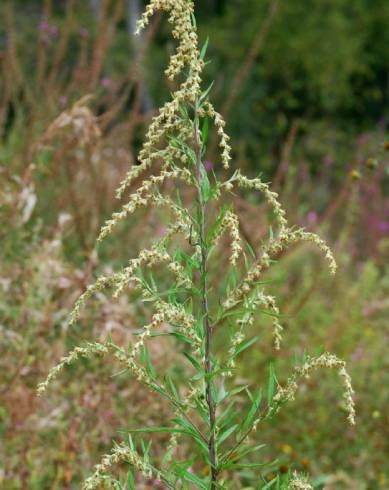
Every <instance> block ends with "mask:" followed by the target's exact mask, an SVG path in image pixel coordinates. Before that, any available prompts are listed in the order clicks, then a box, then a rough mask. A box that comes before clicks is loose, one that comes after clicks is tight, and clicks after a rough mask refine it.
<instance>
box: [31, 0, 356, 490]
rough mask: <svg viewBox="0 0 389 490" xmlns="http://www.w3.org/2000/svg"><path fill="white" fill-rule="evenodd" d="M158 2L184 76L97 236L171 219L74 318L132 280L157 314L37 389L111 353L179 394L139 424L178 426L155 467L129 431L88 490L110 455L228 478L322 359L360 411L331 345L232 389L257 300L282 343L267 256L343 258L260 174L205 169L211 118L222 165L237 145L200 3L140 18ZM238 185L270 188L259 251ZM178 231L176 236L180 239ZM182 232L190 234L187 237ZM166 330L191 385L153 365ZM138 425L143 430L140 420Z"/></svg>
mask: <svg viewBox="0 0 389 490" xmlns="http://www.w3.org/2000/svg"><path fill="white" fill-rule="evenodd" d="M158 10H163V11H166V12H167V13H168V16H169V18H168V20H169V23H170V24H171V25H172V26H173V30H172V34H173V37H174V38H175V39H176V40H177V43H178V46H177V50H176V53H175V54H174V55H173V56H172V57H171V59H170V63H169V66H168V68H167V70H166V75H167V77H168V78H169V79H170V80H173V79H176V78H178V77H182V79H183V80H181V81H180V82H179V85H178V89H177V90H176V91H175V92H173V94H172V98H171V100H170V101H168V102H167V103H166V104H165V105H164V106H163V107H162V108H161V109H160V110H159V113H158V114H157V115H156V117H154V119H153V120H152V122H151V124H150V127H149V129H148V131H147V134H146V139H145V143H144V145H143V148H142V150H141V151H140V154H139V164H138V165H135V166H133V167H132V168H131V169H130V171H129V172H128V174H127V175H126V177H125V178H124V180H123V181H122V183H121V184H120V187H119V189H118V191H117V197H118V198H120V199H122V198H123V197H124V196H125V194H126V192H127V190H128V189H129V187H130V186H131V185H133V184H134V182H135V181H138V180H139V179H140V178H142V177H143V181H142V182H141V184H140V185H139V186H138V188H137V190H136V191H135V192H133V193H132V194H131V195H130V197H129V199H128V201H127V203H126V204H124V205H123V207H122V209H121V210H120V211H119V212H117V213H115V214H114V215H113V216H112V218H111V219H110V220H109V221H107V223H106V224H105V225H104V226H103V228H102V230H101V234H100V237H99V240H102V239H104V238H105V237H106V236H107V235H109V234H110V233H111V232H112V230H113V228H114V227H115V226H116V225H117V224H119V223H120V222H121V221H123V220H124V219H126V218H128V217H129V216H130V215H131V214H132V213H134V212H136V211H137V210H138V209H140V208H146V207H151V208H159V207H163V208H166V209H167V210H168V212H169V213H170V214H171V215H172V223H171V225H169V226H168V227H167V229H166V234H165V236H163V237H162V238H161V239H160V240H159V241H157V242H156V243H154V244H153V245H152V247H151V248H150V249H147V250H146V249H144V250H141V251H140V253H139V254H138V255H137V256H135V257H134V258H131V259H130V261H129V263H128V265H127V266H126V267H125V268H123V269H122V270H121V271H119V272H117V273H114V274H112V275H110V276H106V277H101V278H100V279H98V280H97V282H96V283H95V284H94V285H91V286H89V287H88V289H87V290H86V292H85V293H84V294H83V295H82V296H81V298H80V299H79V300H78V301H77V303H76V305H75V308H74V311H73V312H72V314H71V322H75V321H77V320H78V319H79V316H80V312H81V309H82V307H83V306H84V304H85V303H86V302H87V301H88V300H89V299H90V298H91V297H92V296H93V295H94V294H96V293H97V292H99V291H101V290H103V289H106V288H111V289H112V290H113V296H114V297H116V296H118V295H119V294H123V293H125V292H127V291H129V290H130V289H131V290H134V291H136V292H137V294H139V295H140V299H141V300H145V301H148V302H149V303H148V304H153V312H152V313H151V319H150V321H149V323H146V325H144V326H143V327H142V328H141V331H140V334H139V335H138V338H137V340H136V342H134V343H133V344H132V345H130V346H127V347H126V348H122V347H120V346H118V345H115V344H114V343H113V342H112V341H111V340H109V341H106V342H105V343H89V344H87V345H85V346H84V347H77V348H75V349H74V350H73V351H72V352H71V353H70V354H69V355H68V356H66V357H64V358H63V359H62V361H61V362H60V363H59V364H58V365H57V366H56V367H54V368H53V369H52V370H51V372H50V373H49V375H48V377H47V380H46V381H45V382H43V383H41V384H40V385H39V388H38V391H39V393H40V394H42V393H43V392H44V391H45V390H46V388H47V386H48V384H49V383H50V382H51V381H53V379H54V378H55V377H56V376H57V375H58V374H59V373H60V371H61V370H62V369H63V368H65V367H66V366H67V365H69V364H71V363H73V362H75V361H76V360H77V359H79V358H81V357H91V356H106V355H109V354H110V355H112V356H113V357H114V358H116V360H117V361H118V362H119V363H120V364H121V365H122V366H123V367H124V368H125V369H126V370H127V371H128V372H129V373H130V374H131V375H133V376H134V378H135V379H136V380H137V381H138V382H140V383H141V384H143V385H144V386H145V387H147V388H148V389H150V390H151V391H153V392H154V393H157V394H159V395H160V396H162V397H164V398H165V399H166V400H168V401H169V403H170V404H171V405H172V410H173V417H172V423H171V425H167V426H166V427H162V428H155V429H153V428H145V429H143V431H144V432H158V431H161V432H170V433H171V439H170V443H169V449H168V451H167V453H168V455H170V457H166V458H164V461H163V462H162V463H161V468H160V469H158V470H156V469H155V467H154V466H153V465H152V463H151V461H152V455H151V449H150V446H149V445H145V444H144V443H143V441H141V442H142V444H141V447H142V448H143V449H142V453H143V454H141V452H140V451H141V449H139V444H136V443H135V442H134V441H133V439H132V438H129V440H128V441H127V442H123V443H121V444H120V445H118V446H115V447H114V448H113V450H112V452H111V453H110V454H108V455H106V456H104V457H103V459H102V462H101V463H100V464H99V465H97V466H96V468H95V472H94V474H93V475H92V476H91V477H90V478H88V479H87V480H86V481H85V483H84V487H83V488H84V489H85V490H90V489H93V488H99V487H100V486H101V485H106V486H112V485H113V484H114V481H115V479H114V478H113V477H112V476H110V474H111V473H112V471H113V466H114V465H116V464H117V463H119V462H127V463H128V464H129V465H130V466H131V467H132V468H133V469H135V470H137V471H138V472H139V474H140V476H143V477H144V478H145V479H146V480H148V479H150V478H156V479H158V481H160V482H161V484H162V486H165V487H166V488H177V489H179V488H182V489H184V488H188V489H189V488H203V489H211V490H215V489H216V488H229V487H228V485H227V483H226V481H228V480H227V479H226V475H227V474H228V472H233V471H238V469H239V468H241V467H242V462H241V460H242V459H243V458H247V457H250V456H249V455H250V454H251V453H253V452H255V450H256V447H255V446H252V444H251V439H249V437H250V436H251V435H252V434H253V432H255V430H256V429H257V427H258V425H259V424H260V423H261V422H262V421H264V420H266V419H268V418H270V417H273V416H274V415H275V414H276V413H277V412H278V411H279V410H280V408H281V407H282V406H283V405H284V404H285V403H286V402H288V401H291V400H293V399H294V397H295V395H296V392H297V390H298V382H299V380H300V379H301V378H303V377H306V376H308V375H309V374H310V373H311V372H312V371H314V370H315V369H317V368H322V367H328V368H334V369H336V370H337V371H338V373H339V375H340V377H341V380H342V382H343V386H344V400H345V408H346V409H347V412H348V419H349V421H350V423H351V424H353V423H354V418H355V412H354V403H353V398H352V395H353V391H352V387H351V382H350V377H349V375H348V374H347V372H346V369H345V364H344V362H343V361H340V360H339V359H338V358H336V357H335V356H333V355H330V354H323V355H322V356H320V357H318V358H310V357H309V358H307V359H305V360H304V362H303V363H302V365H301V367H296V368H295V371H294V373H293V375H292V376H291V378H290V379H289V380H288V381H287V382H286V385H285V386H284V387H282V386H280V385H278V383H277V381H276V378H275V377H274V378H273V380H272V382H273V383H274V385H275V386H274V387H273V388H274V389H271V390H270V395H271V396H269V399H268V401H267V404H266V406H263V403H261V395H260V394H259V395H258V396H257V397H255V396H253V395H252V394H251V393H250V392H249V390H248V388H247V387H242V388H236V387H235V389H231V390H230V391H228V390H227V388H226V386H227V383H228V380H229V379H230V377H231V376H233V374H234V370H235V369H236V364H235V360H236V358H237V357H238V356H239V355H240V354H241V352H243V351H244V350H246V349H247V348H248V347H251V346H252V345H254V343H255V342H256V341H257V338H249V339H248V336H249V335H250V327H251V326H253V325H254V324H255V315H256V314H257V313H258V311H264V312H267V313H268V314H270V315H271V316H272V317H273V328H274V343H275V347H276V349H280V348H281V340H282V325H281V323H280V319H279V313H280V312H279V308H278V306H277V304H276V299H275V298H274V297H273V296H270V295H268V294H267V293H266V291H265V290H264V289H263V282H262V281H261V280H262V276H263V274H264V272H265V271H266V270H267V269H268V268H269V267H270V266H271V264H272V262H273V261H274V260H275V259H277V257H278V256H279V255H280V254H281V253H282V252H284V251H285V250H286V249H287V248H288V247H290V246H291V245H294V244H295V243H297V242H300V241H308V242H311V243H313V244H315V245H316V246H317V247H318V248H319V250H320V251H321V252H323V254H324V256H325V258H326V259H327V261H328V264H329V269H330V272H331V273H335V271H336V263H335V260H334V257H333V256H332V253H331V251H330V249H329V248H328V246H327V245H326V244H325V242H324V241H323V240H321V239H320V238H319V237H318V236H317V235H315V234H312V233H308V232H306V231H305V230H304V229H301V228H294V227H290V226H289V224H288V221H287V219H286V215H285V211H284V210H283V208H282V207H281V204H280V203H279V200H278V195H277V194H276V193H275V192H272V191H271V189H270V187H269V185H268V184H266V183H264V182H262V181H261V180H260V179H259V178H254V179H249V178H247V177H245V176H244V175H242V173H241V172H240V171H239V170H237V171H235V172H234V173H233V174H232V175H231V177H230V178H227V179H226V180H224V181H222V182H220V181H219V180H218V178H217V176H216V175H215V174H211V173H210V172H209V171H207V169H206V168H205V166H204V163H203V162H204V157H205V154H206V143H207V137H208V127H209V125H210V124H213V126H214V127H215V128H216V132H217V135H218V137H219V146H220V150H221V165H222V166H223V167H224V169H225V170H228V168H229V163H230V160H231V148H230V146H229V137H228V135H227V134H226V132H225V122H224V120H223V118H222V116H221V115H220V114H219V113H217V112H216V111H215V109H214V107H213V106H212V104H211V102H210V100H209V92H210V90H209V89H206V90H205V91H203V89H202V82H201V73H202V70H203V68H204V65H205V63H204V57H205V54H206V45H205V46H204V48H202V49H201V50H200V48H199V45H198V36H197V29H196V22H195V18H194V12H193V11H194V2H193V0H152V1H151V2H150V3H149V5H148V6H147V8H146V11H145V13H144V14H143V16H142V17H141V19H140V21H139V25H138V31H139V30H141V29H143V28H145V27H146V26H147V24H148V22H149V20H150V17H151V16H152V15H153V14H154V13H155V12H156V11H158ZM150 174H151V175H150ZM172 180H173V181H174V182H175V184H176V185H175V186H174V192H175V194H174V196H172V195H165V194H166V193H164V190H163V189H164V186H163V184H164V183H166V182H167V181H172ZM184 187H186V188H192V189H193V190H194V191H195V193H196V196H197V197H196V200H195V202H193V203H192V204H189V205H188V206H186V207H185V206H184V205H182V204H181V199H180V197H179V192H180V189H182V188H184ZM239 189H242V190H246V191H252V192H255V193H260V194H261V195H263V197H264V198H265V199H266V201H267V202H268V204H269V206H270V208H271V209H272V213H273V215H274V217H275V223H276V230H275V231H273V232H272V234H271V236H270V238H269V239H268V240H267V242H264V243H262V244H261V247H260V250H259V253H258V258H255V259H253V258H250V257H248V256H247V254H246V251H245V243H244V240H243V239H242V238H241V234H240V230H239V216H238V214H237V212H236V211H235V210H234V208H233V206H231V205H230V204H228V200H229V198H230V197H231V196H232V195H233V193H235V192H237V191H239ZM209 209H212V213H207V210H209ZM212 218H214V219H212ZM224 235H227V236H228V237H229V240H230V242H231V247H230V255H229V267H230V269H231V274H232V276H233V277H240V279H238V280H234V281H232V283H231V281H229V280H227V279H228V277H229V273H223V274H222V275H223V276H224V277H223V281H222V282H223V284H225V285H226V286H225V287H224V293H222V294H224V298H223V297H220V292H219V290H218V292H217V293H216V292H215V291H213V290H211V289H210V288H209V280H210V279H209V258H210V256H211V254H212V251H213V250H214V248H215V247H218V246H220V240H221V238H222V237H223V236H224ZM177 236H179V237H180V239H181V242H179V241H178V240H176V237H177ZM182 242H184V243H185V244H186V245H185V246H183V245H182ZM180 243H181V244H180ZM250 261H251V262H250ZM152 268H165V270H166V271H168V273H169V275H170V276H169V277H171V282H172V286H171V288H170V289H169V290H168V291H166V290H164V291H161V290H160V289H159V288H158V284H157V285H156V284H155V283H154V281H151V282H150V281H149V280H148V279H147V274H145V273H144V272H145V271H147V270H151V269H152ZM219 275H220V273H219ZM224 279H225V280H224ZM226 324H228V325H229V330H230V331H231V332H232V333H231V334H230V335H227V334H226V333H223V332H222V329H220V330H219V329H218V332H220V335H224V337H223V338H225V337H226V338H227V340H228V341H229V345H228V347H227V348H226V349H225V354H226V357H227V359H222V357H223V356H222V355H220V358H219V356H217V355H216V352H215V349H214V344H213V338H214V335H215V329H216V327H219V326H220V327H223V326H225V325H226ZM136 328H139V326H136ZM161 329H163V331H164V334H165V335H171V336H172V339H173V341H174V342H176V346H177V348H178V347H179V346H185V347H183V348H182V349H181V351H182V353H183V354H185V356H186V359H187V360H188V361H189V363H190V365H191V369H192V370H194V371H195V373H194V375H192V374H188V380H187V381H186V383H185V386H184V387H176V386H175V384H174V383H173V380H172V379H170V378H169V377H167V376H159V375H157V373H156V372H155V370H154V368H153V366H152V361H151V359H150V355H149V353H148V347H147V343H148V342H149V341H151V340H152V339H154V337H155V335H154V334H155V333H156V332H157V331H158V330H161ZM225 331H226V328H225V329H224V332H225ZM243 390H246V392H247V394H248V396H249V399H250V403H251V407H250V409H249V411H248V413H247V415H246V416H245V417H243V420H241V421H240V422H236V420H237V418H239V411H236V409H235V408H234V409H233V410H235V411H233V410H232V408H233V402H232V401H231V399H232V397H233V396H234V394H236V393H238V392H239V391H243ZM194 414H196V416H194ZM136 432H137V433H139V432H142V429H139V430H137V431H136ZM179 437H185V438H187V439H188V440H191V441H192V442H193V453H192V454H190V456H189V457H188V460H187V461H186V460H184V461H181V462H179V463H178V462H177V461H175V462H172V458H171V454H172V450H173V448H174V446H175V445H176V444H178V442H179ZM168 455H167V456H168ZM196 465H198V466H199V467H200V465H201V467H204V465H206V466H207V467H208V468H209V472H208V473H207V472H206V473H205V474H204V472H203V473H199V474H198V475H196V474H195V473H193V471H190V468H189V467H190V466H191V467H193V466H194V467H196ZM255 466H256V463H252V464H251V467H255ZM259 466H261V465H260V464H259V463H258V467H259ZM262 466H263V465H262ZM257 483H258V482H257ZM290 488H294V489H300V488H301V489H308V488H311V487H310V486H309V484H308V483H306V482H305V480H303V479H301V478H299V477H298V476H297V475H295V476H293V477H291V480H290Z"/></svg>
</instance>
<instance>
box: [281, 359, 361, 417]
mask: <svg viewBox="0 0 389 490" xmlns="http://www.w3.org/2000/svg"><path fill="white" fill-rule="evenodd" d="M319 368H329V369H336V370H337V371H338V374H339V377H340V378H341V381H342V384H343V389H344V393H343V399H344V402H345V410H346V411H347V413H348V416H347V419H348V421H349V422H350V424H351V425H354V424H355V404H354V399H353V395H354V390H353V388H352V385H351V378H350V375H349V374H348V372H347V371H346V363H345V362H344V361H342V360H341V359H338V357H336V356H335V355H334V354H330V353H324V354H322V355H321V356H319V357H316V358H315V357H308V358H307V360H306V361H305V362H304V364H303V365H302V366H301V367H296V368H295V373H294V374H293V376H292V377H291V378H289V379H288V381H287V383H286V385H285V387H279V390H278V392H277V394H276V395H275V397H274V401H275V402H281V403H283V402H287V401H292V400H294V398H295V395H296V392H297V390H298V381H299V379H301V378H307V377H308V376H309V375H310V374H311V373H312V372H313V371H315V370H316V369H319Z"/></svg>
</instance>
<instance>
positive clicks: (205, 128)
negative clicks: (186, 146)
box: [201, 117, 209, 145]
mask: <svg viewBox="0 0 389 490" xmlns="http://www.w3.org/2000/svg"><path fill="white" fill-rule="evenodd" d="M208 134H209V120H208V118H207V117H206V118H204V122H203V127H202V128H201V140H202V142H203V144H204V145H205V144H207V141H208Z"/></svg>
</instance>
